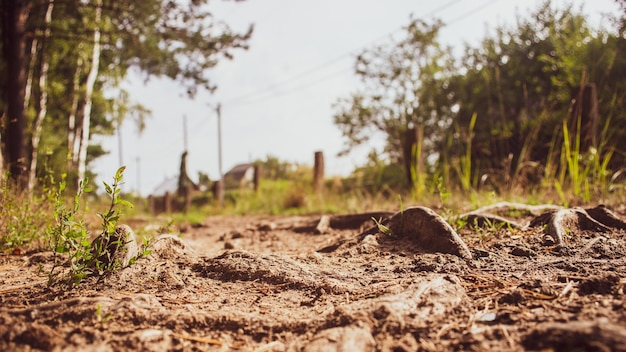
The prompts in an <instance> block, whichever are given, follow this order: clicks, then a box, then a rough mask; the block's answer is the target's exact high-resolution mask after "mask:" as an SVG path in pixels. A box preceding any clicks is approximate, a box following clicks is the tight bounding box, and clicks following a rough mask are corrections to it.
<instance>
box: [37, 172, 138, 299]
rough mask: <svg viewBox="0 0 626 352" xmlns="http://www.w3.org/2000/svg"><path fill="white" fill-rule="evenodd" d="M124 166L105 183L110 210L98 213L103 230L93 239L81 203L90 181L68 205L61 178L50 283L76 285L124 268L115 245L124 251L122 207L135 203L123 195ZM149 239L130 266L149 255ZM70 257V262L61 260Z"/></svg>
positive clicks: (51, 231)
mask: <svg viewBox="0 0 626 352" xmlns="http://www.w3.org/2000/svg"><path fill="white" fill-rule="evenodd" d="M124 169H125V167H121V168H119V169H118V170H117V172H116V173H115V176H114V178H113V183H112V184H110V185H109V184H108V183H106V182H104V188H105V190H106V193H107V195H108V196H109V198H110V205H109V209H108V210H107V211H106V212H105V213H98V216H99V217H100V219H101V220H102V231H101V234H100V236H98V237H97V238H96V239H95V240H94V241H93V242H91V241H90V240H89V239H90V236H89V231H88V229H87V226H86V224H85V222H84V221H83V220H81V219H80V218H81V217H80V213H79V210H80V202H81V198H82V196H83V195H84V194H85V193H86V192H89V191H90V189H88V188H87V180H85V181H83V182H81V183H80V184H79V187H78V190H77V192H76V195H75V196H74V198H73V202H72V206H70V207H68V206H66V205H65V198H64V192H65V190H66V182H65V180H62V181H61V183H60V184H59V188H58V191H57V192H56V194H55V196H54V201H55V211H54V215H55V218H56V223H55V224H54V226H51V228H50V229H49V232H50V237H51V241H52V243H51V246H52V250H53V253H54V263H53V266H52V268H51V269H50V272H49V273H48V284H49V285H57V284H59V285H62V286H64V287H69V288H71V287H73V286H75V285H78V284H79V283H80V282H81V281H82V280H83V279H85V278H86V277H88V276H90V275H97V276H100V277H102V276H105V275H108V274H111V273H113V272H115V271H118V270H120V269H121V268H122V267H123V263H122V262H121V260H120V259H119V258H116V259H114V258H112V257H111V255H112V248H113V247H114V248H115V249H116V250H121V251H123V250H125V247H124V246H125V245H126V244H127V243H126V242H124V241H126V238H125V237H124V236H121V235H120V234H118V233H116V229H117V227H118V223H119V219H120V211H119V208H120V207H131V206H132V204H131V203H129V202H128V201H126V200H123V199H121V198H120V193H121V189H120V186H121V184H122V183H123V182H122V181H123V174H124ZM147 244H148V240H146V241H145V242H144V247H143V248H144V249H143V251H141V252H139V254H138V255H137V256H136V257H134V258H132V259H131V261H130V263H129V265H130V264H132V263H134V262H135V261H136V260H137V259H138V258H139V257H141V256H144V255H147V254H149V250H148V249H147ZM61 257H63V259H67V262H64V261H62V258H61ZM65 264H67V265H68V266H69V268H68V269H67V271H66V272H62V271H61V268H62V266H64V265H65Z"/></svg>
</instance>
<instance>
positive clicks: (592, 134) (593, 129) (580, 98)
mask: <svg viewBox="0 0 626 352" xmlns="http://www.w3.org/2000/svg"><path fill="white" fill-rule="evenodd" d="M579 118H580V150H581V151H587V150H588V149H589V148H590V147H596V146H597V145H598V120H599V115H598V96H597V93H596V85H595V83H588V84H586V85H584V86H580V87H576V88H574V89H572V109H571V122H570V126H571V128H570V131H572V135H573V136H576V135H577V132H578V128H577V127H578V125H577V124H578V119H579Z"/></svg>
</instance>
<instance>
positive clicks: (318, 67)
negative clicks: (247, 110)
mask: <svg viewBox="0 0 626 352" xmlns="http://www.w3.org/2000/svg"><path fill="white" fill-rule="evenodd" d="M460 1H461V0H452V1H449V2H447V3H445V4H443V5H441V6H439V7H438V8H436V9H434V10H432V11H430V12H428V13H427V14H425V15H423V16H422V17H430V16H433V15H434V14H436V13H438V12H440V11H443V10H445V9H446V8H448V7H450V6H452V5H454V4H456V3H458V2H460ZM492 1H493V0H492ZM496 1H497V0H496ZM402 29H403V27H400V28H397V29H395V30H394V31H392V32H390V33H387V34H385V35H383V36H381V37H379V38H376V39H375V40H373V41H371V42H370V43H369V44H367V45H361V46H359V47H358V48H356V49H353V50H350V51H348V52H346V53H343V54H341V55H339V56H337V57H335V58H333V59H331V60H329V61H326V62H323V63H321V64H319V65H316V66H314V67H312V68H310V69H308V70H305V71H303V72H300V73H298V74H296V75H294V76H291V77H289V78H287V79H285V80H282V81H280V82H278V83H272V84H269V85H267V86H265V87H263V88H261V89H257V90H256V91H253V92H251V93H247V94H243V95H240V96H237V97H234V98H230V99H226V102H225V104H228V103H234V102H240V101H242V100H244V101H245V100H246V99H249V98H250V97H253V96H255V95H258V94H262V93H266V92H267V91H268V90H274V89H276V88H278V87H279V86H282V85H285V84H287V83H291V82H292V81H295V80H298V79H300V78H302V77H305V76H308V75H310V74H312V73H314V72H317V71H319V70H322V69H325V68H326V67H328V66H331V65H334V64H335V63H336V62H339V61H341V60H343V59H345V58H348V57H350V56H351V55H354V53H355V52H357V51H359V50H362V49H363V48H364V47H368V46H370V45H373V44H374V43H376V42H378V41H380V40H383V39H386V38H388V37H389V36H390V35H393V34H394V33H396V32H398V31H401V30H402Z"/></svg>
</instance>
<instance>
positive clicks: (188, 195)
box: [183, 185, 192, 214]
mask: <svg viewBox="0 0 626 352" xmlns="http://www.w3.org/2000/svg"><path fill="white" fill-rule="evenodd" d="M191 192H192V187H191V185H187V186H185V205H183V212H184V213H185V214H186V213H187V212H188V211H189V209H191Z"/></svg>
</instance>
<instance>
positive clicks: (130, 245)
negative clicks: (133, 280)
mask: <svg viewBox="0 0 626 352" xmlns="http://www.w3.org/2000/svg"><path fill="white" fill-rule="evenodd" d="M138 252H139V250H138V248H137V239H136V237H135V233H134V232H133V230H132V229H131V228H130V226H128V225H119V226H118V227H117V228H116V229H115V232H114V233H112V234H110V235H108V236H107V235H106V234H101V235H100V236H98V237H96V238H95V239H94V240H93V242H91V253H92V256H93V257H94V258H96V257H97V258H96V259H97V260H98V261H99V262H100V263H102V264H104V265H105V266H106V267H110V266H113V265H115V264H116V263H119V264H120V265H121V266H122V267H126V266H128V264H130V261H131V260H132V259H133V258H135V257H137V254H138ZM94 265H95V262H94Z"/></svg>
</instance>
